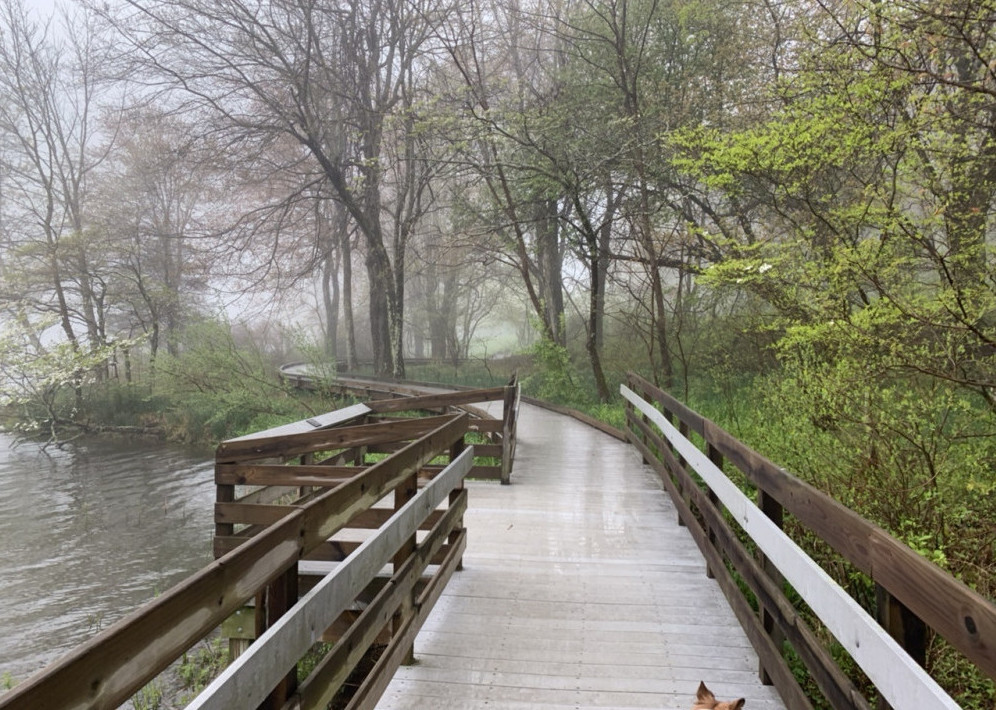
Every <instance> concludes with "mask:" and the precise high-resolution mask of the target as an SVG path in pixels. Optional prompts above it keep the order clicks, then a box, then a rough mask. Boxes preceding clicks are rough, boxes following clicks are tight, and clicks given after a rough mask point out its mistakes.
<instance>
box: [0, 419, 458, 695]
mask: <svg viewBox="0 0 996 710" xmlns="http://www.w3.org/2000/svg"><path fill="white" fill-rule="evenodd" d="M364 415H365V409H364V408H363V407H357V408H350V409H347V410H345V411H343V412H333V413H330V414H328V415H323V416H322V417H319V418H315V419H313V420H309V421H305V422H297V423H295V424H291V425H287V426H285V427H279V428H278V429H276V430H271V431H269V432H266V433H264V435H262V436H253V437H244V438H241V439H236V440H232V441H228V442H225V443H224V444H222V445H221V446H219V448H218V453H217V460H218V466H217V474H216V475H217V480H218V492H219V502H218V506H217V522H216V538H215V547H216V551H217V552H218V554H219V557H218V559H217V560H216V561H215V562H213V563H212V564H210V565H208V566H207V567H205V568H203V569H202V570H200V571H199V572H197V573H196V574H194V575H193V576H191V577H189V578H188V579H186V580H185V581H183V582H181V583H180V584H179V585H177V586H175V587H173V588H172V589H170V590H169V591H167V592H165V593H164V594H162V595H161V596H159V597H158V598H157V599H155V600H154V601H152V602H151V603H149V604H148V605H146V606H144V607H142V608H141V609H139V610H138V611H136V612H134V613H133V614H131V615H130V616H128V617H126V618H125V619H123V620H121V621H119V622H118V623H116V624H114V625H113V626H111V627H110V628H108V629H106V630H105V631H104V632H102V633H100V634H98V635H97V636H95V637H93V638H92V639H90V640H89V641H88V642H86V643H85V644H83V645H82V646H80V647H79V648H77V649H76V650H75V651H73V652H71V653H70V654H68V655H67V656H65V657H63V658H62V659H60V660H58V661H56V662H55V663H53V664H52V665H50V666H49V667H48V668H46V669H43V670H42V671H40V672H39V673H37V674H36V675H34V676H33V677H31V678H29V679H28V680H26V681H25V682H23V683H21V684H20V685H18V686H16V687H15V688H14V689H13V690H11V691H9V692H7V693H5V694H3V695H0V707H2V708H4V710H14V709H17V710H39V709H42V708H44V709H45V710H59V709H61V708H87V709H95V708H114V707H118V706H119V705H121V704H122V703H124V702H125V701H127V700H128V699H129V698H130V697H131V696H132V695H134V694H135V693H136V692H137V691H138V690H139V689H141V688H142V687H143V686H144V685H145V684H146V683H147V682H149V681H150V680H152V679H153V678H154V677H155V676H156V675H158V674H159V673H160V672H161V671H163V670H164V669H166V668H167V667H168V666H169V665H170V664H171V663H173V662H174V661H175V660H176V659H178V658H179V657H180V656H181V655H182V654H183V653H185V652H186V651H187V650H188V649H190V648H191V647H193V646H194V645H195V644H197V643H198V642H199V641H201V640H202V639H204V638H206V637H208V636H210V635H213V634H214V633H215V632H216V629H217V628H218V627H219V625H221V624H222V623H223V622H225V621H226V620H227V619H229V618H230V617H232V616H233V615H235V614H236V613H241V612H242V611H243V610H244V609H245V608H246V605H247V602H249V601H250V600H255V601H256V605H255V609H256V610H260V613H256V614H254V615H253V618H252V621H251V625H252V627H253V629H254V632H257V633H258V635H259V637H260V641H263V637H264V636H266V635H267V634H269V637H268V638H273V637H277V638H279V639H280V640H279V642H278V643H277V644H275V645H269V644H267V645H269V651H267V652H266V653H267V654H269V655H267V656H266V659H267V660H266V662H265V664H264V665H265V666H266V669H267V670H266V671H265V672H264V671H262V670H260V666H259V665H257V664H258V663H259V662H258V661H252V660H251V659H253V658H257V657H258V656H259V654H261V653H263V651H260V650H257V651H254V652H253V653H252V654H250V653H246V654H245V656H246V659H247V660H244V661H243V660H241V659H240V661H239V662H238V663H237V665H235V666H233V670H231V672H230V673H229V672H226V673H227V675H226V676H225V677H226V678H229V679H232V678H234V680H226V681H224V682H223V683H222V686H221V687H222V688H223V689H219V688H218V687H216V686H212V687H213V688H215V689H214V690H213V691H211V692H210V693H208V695H206V696H205V699H204V700H199V701H198V703H199V706H202V707H232V708H235V707H238V708H248V707H255V706H257V705H259V706H261V707H270V708H278V707H282V706H283V705H284V704H285V703H293V704H295V706H297V705H298V704H299V705H300V706H301V707H316V708H317V707H324V706H325V705H324V704H323V703H325V698H327V697H329V694H330V693H334V692H336V691H337V690H338V688H339V687H341V685H342V682H343V681H344V679H345V676H346V675H347V674H348V673H349V671H350V670H351V669H352V668H353V667H354V666H355V665H356V664H357V663H358V662H359V660H360V659H361V658H364V657H367V658H368V659H369V654H368V652H367V649H368V648H370V646H371V645H372V644H373V643H374V641H376V640H377V639H378V637H379V638H381V640H384V639H385V638H386V643H387V647H386V650H384V652H383V653H382V654H381V655H380V656H379V660H377V661H376V664H375V665H374V667H373V670H372V672H371V673H369V674H368V675H367V676H366V680H364V681H363V682H362V685H361V686H360V688H359V690H358V691H357V692H356V693H355V695H354V698H355V699H354V700H353V701H352V703H351V705H350V707H370V706H371V705H372V704H373V702H375V700H376V695H377V694H378V692H379V691H382V690H383V687H384V685H385V684H386V682H387V680H389V679H390V675H391V673H392V672H393V669H394V668H395V667H396V664H397V662H399V659H401V660H404V659H405V658H406V657H407V656H408V655H410V649H411V644H412V640H413V638H414V634H415V633H416V632H417V630H418V627H419V626H420V625H421V622H422V621H423V620H424V619H425V616H426V614H427V613H428V609H430V608H431V606H432V604H433V602H434V601H435V599H436V598H437V597H438V595H439V593H440V591H441V589H442V587H443V585H445V582H446V580H447V579H448V578H449V576H450V575H451V574H452V572H453V570H454V569H457V568H458V566H459V564H460V560H461V557H462V554H463V549H464V545H465V532H464V530H463V528H462V515H463V511H464V510H465V508H466V504H467V499H466V492H465V491H463V490H461V488H462V485H461V482H462V480H463V477H464V476H465V475H466V473H467V471H469V469H470V461H471V459H472V457H473V451H472V450H470V449H468V450H467V451H466V452H465V445H464V437H465V435H466V434H467V432H468V431H469V424H470V417H469V416H468V415H466V414H457V415H448V416H441V417H431V418H425V419H415V420H408V421H401V420H399V421H398V422H380V423H374V424H369V425H357V426H341V425H343V424H348V423H351V422H353V421H355V420H356V419H357V418H358V417H362V416H364ZM326 426H333V427H335V428H330V429H324V428H317V427H326ZM371 444H395V446H392V447H391V448H392V452H391V453H390V455H388V456H386V457H385V458H382V459H381V460H379V461H377V462H374V463H372V464H370V465H364V466H356V465H355V463H356V462H355V461H354V462H352V463H353V464H354V465H351V466H349V465H346V462H341V461H337V460H333V461H331V462H329V461H327V460H326V461H323V464H324V465H323V464H315V463H313V461H314V459H315V457H316V456H320V455H321V452H327V451H329V450H335V449H339V448H340V447H342V446H344V445H345V446H349V447H354V448H355V447H362V446H366V445H371ZM294 460H296V461H298V462H300V465H297V466H288V465H286V462H287V461H294ZM439 461H442V462H444V463H445V462H447V461H448V462H449V463H448V465H447V466H446V467H445V468H443V471H442V472H440V471H439V469H440V468H441V467H442V464H439V463H438V462H439ZM429 479H432V482H431V483H430V484H429V485H427V486H426V487H425V490H423V491H422V492H420V493H419V492H417V491H418V486H419V482H420V480H423V481H424V480H429ZM243 485H247V486H252V487H253V490H251V491H250V492H248V493H247V494H246V495H244V496H242V497H241V498H240V499H239V500H238V501H236V500H235V492H236V486H239V487H241V486H243ZM281 491H283V493H282V494H281V495H282V496H283V499H278V498H274V497H273V496H275V495H277V494H278V493H279V492H281ZM288 498H289V499H291V500H290V502H288V501H287V499H288ZM444 499H448V506H447V507H446V508H445V509H442V510H437V509H436V505H437V504H438V503H439V501H441V500H444ZM384 502H387V503H388V507H387V508H384V507H383V505H384ZM361 526H362V527H368V528H370V527H372V528H377V532H375V533H373V534H371V535H370V536H369V540H370V543H369V545H368V544H367V543H364V544H363V545H361V546H357V549H356V550H355V552H356V556H355V558H354V559H353V560H352V561H349V562H341V560H344V559H345V557H346V555H344V554H341V553H342V552H343V550H342V549H337V542H336V536H337V534H338V533H340V532H341V531H343V530H347V529H349V528H351V527H361ZM420 528H421V529H426V530H428V533H427V534H425V535H424V536H420V537H416V531H417V530H418V529H420ZM330 551H331V552H330ZM316 558H317V559H322V560H326V562H325V563H324V564H325V565H326V566H327V567H328V568H329V571H330V574H329V575H327V576H325V577H324V578H322V580H321V581H320V582H318V584H317V586H315V587H314V589H312V590H311V591H310V592H307V594H305V599H307V598H310V597H313V596H318V595H320V594H324V595H326V596H323V597H322V599H323V601H322V603H321V604H320V606H321V608H322V611H321V612H320V613H316V612H315V608H316V607H315V606H314V605H309V606H308V607H307V608H306V610H305V611H302V612H300V613H299V612H297V611H295V612H294V613H293V614H286V612H288V611H290V610H291V609H293V608H295V607H296V604H298V603H299V601H298V597H299V594H300V593H301V592H302V591H304V590H303V589H302V588H300V587H299V582H301V581H302V580H303V579H305V578H304V577H300V576H299V571H300V570H299V566H303V565H305V564H307V563H308V561H311V560H315V559H316ZM337 561H339V562H338V563H337ZM387 562H391V563H392V564H391V565H390V566H388V567H387V568H386V569H387V571H386V573H384V574H382V573H381V571H382V569H384V568H385V565H386V563H387ZM430 564H432V565H434V568H433V569H434V572H433V574H432V575H431V576H428V577H427V576H425V575H424V574H423V572H424V571H425V570H426V568H427V566H428V565H430ZM319 590H322V591H319ZM329 595H331V597H330V596H329ZM330 599H331V600H330ZM358 599H359V600H362V601H363V602H364V605H365V607H366V610H365V611H362V612H360V611H359V610H358V608H355V607H356V602H357V600H358ZM301 601H302V602H303V601H304V599H302V600H301ZM260 602H262V603H260ZM367 602H369V603H367ZM285 614H286V617H287V619H288V621H286V622H285V621H284V620H283V618H282V617H284V616H285ZM343 617H346V621H347V622H349V623H348V626H342V625H341V624H340V622H341V621H342V620H343ZM291 619H293V622H291V621H290V620H291ZM302 620H303V621H302ZM337 624H340V625H338V626H337ZM287 628H292V629H293V630H292V631H286V630H283V631H282V630H280V629H287ZM287 634H290V635H291V636H293V641H292V642H291V641H288V637H287ZM322 637H325V638H326V640H329V641H330V642H332V644H333V645H331V646H330V647H329V649H328V652H327V653H326V654H325V655H324V658H323V659H322V660H321V661H319V663H318V666H317V667H316V668H315V670H314V671H313V672H312V674H311V675H310V676H309V677H308V678H307V679H306V680H305V681H304V682H303V683H302V684H300V686H299V687H298V683H297V673H296V665H297V662H298V661H299V659H300V657H301V656H302V655H303V653H304V652H306V651H308V650H309V649H311V648H312V642H315V641H318V640H319V639H320V638H322ZM262 647H263V644H254V648H260V649H261V648H262ZM302 649H303V650H302ZM370 660H372V659H370ZM246 674H248V676H247V675H246ZM250 676H251V677H252V678H253V681H252V684H251V692H250V691H249V690H246V687H247V686H245V682H246V680H245V679H246V678H247V677H250ZM243 691H245V692H246V693H247V694H246V695H241V694H242V693H243ZM231 692H236V693H238V694H239V697H240V698H243V699H240V700H239V701H238V702H235V701H233V702H231V703H229V702H228V700H216V699H213V698H214V697H217V698H230V697H232V696H231V695H226V694H225V693H231ZM215 693H217V695H216V696H215ZM219 703H220V704H219Z"/></svg>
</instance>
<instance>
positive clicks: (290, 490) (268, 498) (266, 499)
mask: <svg viewBox="0 0 996 710" xmlns="http://www.w3.org/2000/svg"><path fill="white" fill-rule="evenodd" d="M292 494H293V495H295V496H296V494H297V486H279V487H267V488H260V489H259V490H255V491H250V492H249V493H246V494H245V495H244V496H241V497H239V498H237V499H236V500H235V501H233V502H235V503H242V504H244V505H254V504H260V505H266V504H267V503H272V502H273V501H275V500H279V499H280V498H283V497H284V496H287V495H292Z"/></svg>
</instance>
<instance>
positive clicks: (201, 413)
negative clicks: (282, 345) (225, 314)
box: [155, 321, 304, 442]
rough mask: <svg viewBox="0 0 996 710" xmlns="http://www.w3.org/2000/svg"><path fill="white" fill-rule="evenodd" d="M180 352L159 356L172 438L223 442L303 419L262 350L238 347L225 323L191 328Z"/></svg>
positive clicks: (159, 385) (160, 387)
mask: <svg viewBox="0 0 996 710" xmlns="http://www.w3.org/2000/svg"><path fill="white" fill-rule="evenodd" d="M184 341H185V342H186V343H187V345H186V347H185V348H184V349H183V351H182V353H181V354H180V355H178V356H176V357H169V356H163V357H161V358H160V359H158V360H157V361H156V381H155V392H156V394H157V396H160V397H163V398H164V399H165V400H166V401H169V402H170V403H171V405H170V407H169V409H168V410H166V411H165V412H164V413H163V415H164V419H165V422H166V426H167V428H168V431H169V433H170V435H171V436H172V437H173V438H178V439H185V440H191V441H212V442H213V441H219V440H222V439H225V438H229V437H231V436H237V435H239V434H243V433H249V432H252V431H259V430H261V429H265V428H267V427H269V426H273V425H275V424H279V423H284V422H286V421H292V420H294V419H299V418H301V417H302V416H303V415H304V413H303V412H302V403H301V400H299V399H296V398H295V397H294V396H293V394H292V393H291V391H290V390H288V389H286V388H284V387H283V386H282V385H281V384H280V382H279V381H278V379H277V377H276V372H275V371H274V369H273V368H272V366H270V364H269V363H268V362H267V361H266V358H265V357H264V356H263V355H262V353H260V352H259V351H258V350H256V349H254V348H252V347H246V346H239V345H238V344H237V343H236V342H235V340H234V339H233V338H232V335H231V332H230V330H229V329H228V327H227V325H226V324H224V323H219V322H213V321H206V322H203V323H200V324H198V325H196V326H193V327H190V328H188V329H187V330H186V331H185V333H184Z"/></svg>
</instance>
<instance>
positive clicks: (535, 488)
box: [378, 405, 784, 710]
mask: <svg viewBox="0 0 996 710" xmlns="http://www.w3.org/2000/svg"><path fill="white" fill-rule="evenodd" d="M468 488H469V489H470V510H469V512H468V514H467V516H466V525H467V527H468V528H469V536H470V537H469V546H468V549H467V553H466V555H465V557H464V566H465V569H464V570H463V571H462V572H459V573H457V574H456V575H455V576H454V578H453V580H452V581H451V583H450V585H449V586H448V587H447V589H446V591H445V593H444V595H443V597H442V598H441V599H440V601H439V603H438V604H437V606H436V609H435V610H434V611H433V613H432V616H430V618H429V620H428V622H427V623H426V625H425V627H423V630H422V632H421V633H420V634H419V636H418V639H417V640H416V643H415V655H416V659H417V662H416V664H415V665H413V666H408V667H402V668H401V669H400V670H399V671H398V673H397V674H396V676H395V678H394V680H393V681H392V682H391V685H390V686H389V687H388V689H387V691H386V692H385V694H384V696H383V698H382V699H381V702H380V704H379V705H378V707H379V708H426V709H428V708H454V709H455V710H456V709H460V710H465V709H470V708H526V707H547V708H557V707H570V708H616V709H619V710H622V709H625V708H673V709H674V710H684V709H685V708H688V707H690V706H691V704H692V698H693V696H694V694H695V689H696V687H697V686H698V683H699V681H700V680H705V681H706V683H707V684H708V685H709V686H710V688H711V689H712V690H714V691H715V692H716V695H717V696H718V697H720V698H737V697H746V698H747V705H746V707H747V709H748V710H781V709H782V708H784V705H783V704H782V702H781V700H780V699H779V697H778V694H777V693H776V692H775V690H774V688H772V687H766V686H762V685H761V683H760V682H759V680H758V674H757V657H756V655H755V654H754V651H753V650H752V649H751V647H750V644H749V643H748V641H747V638H746V636H745V635H744V633H743V631H742V630H741V628H740V626H739V624H738V623H737V621H736V619H735V617H734V615H733V612H732V611H731V610H730V609H729V607H728V606H727V605H726V602H725V600H724V598H723V595H722V593H721V592H720V590H719V587H718V586H717V585H716V584H715V582H713V581H712V580H710V579H708V578H707V577H706V572H705V562H704V561H703V559H702V557H701V555H700V554H699V552H698V549H697V548H696V546H695V543H694V542H693V541H692V538H691V537H690V535H688V533H687V531H686V530H685V529H684V528H681V527H679V526H678V524H677V515H676V513H675V511H674V508H673V507H672V505H671V502H670V499H669V498H668V496H667V494H666V493H665V492H664V491H663V489H662V487H661V485H660V483H659V482H658V480H657V479H656V477H655V475H654V474H653V473H652V471H651V470H650V469H649V468H648V467H646V466H643V465H642V464H641V462H640V458H639V454H637V453H636V452H635V451H634V450H633V449H631V448H630V447H629V446H627V445H625V444H623V443H621V442H619V441H616V440H615V439H612V438H611V437H609V436H607V435H605V434H602V433H600V432H597V431H595V430H593V429H591V428H589V427H587V426H585V425H584V424H581V423H579V422H576V421H574V420H572V419H570V418H568V417H565V416H562V415H559V414H554V413H552V412H548V411H546V410H542V409H539V408H536V407H532V406H528V405H523V406H522V410H521V420H520V423H519V448H518V451H517V455H516V461H515V468H514V471H513V475H512V485H511V486H498V485H496V484H490V483H478V482H473V481H472V482H469V483H468Z"/></svg>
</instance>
